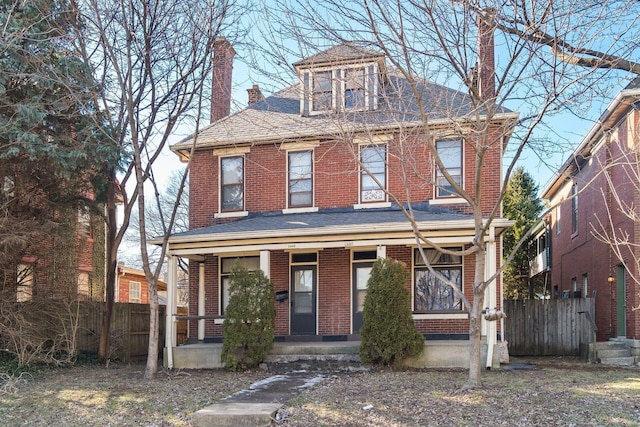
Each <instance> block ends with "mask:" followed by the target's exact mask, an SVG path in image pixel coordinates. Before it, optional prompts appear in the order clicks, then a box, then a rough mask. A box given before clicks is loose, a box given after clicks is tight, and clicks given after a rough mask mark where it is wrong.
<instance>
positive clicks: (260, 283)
mask: <svg viewBox="0 0 640 427" xmlns="http://www.w3.org/2000/svg"><path fill="white" fill-rule="evenodd" d="M275 317H276V307H275V293H274V291H273V285H272V284H271V281H270V280H269V279H268V278H267V277H266V276H265V275H264V273H263V272H262V271H261V270H258V271H255V272H250V271H249V270H247V269H246V268H245V267H242V266H240V265H239V264H238V265H236V266H235V267H234V268H233V270H232V272H231V277H230V279H229V305H228V306H227V309H226V311H225V319H224V323H223V327H224V341H223V345H222V361H223V362H224V364H225V366H226V367H227V369H229V370H231V371H240V370H246V369H251V368H254V367H256V366H258V365H259V364H260V363H262V362H263V361H264V359H265V356H266V355H267V353H268V352H269V350H271V349H272V348H273V340H274V336H275Z"/></svg>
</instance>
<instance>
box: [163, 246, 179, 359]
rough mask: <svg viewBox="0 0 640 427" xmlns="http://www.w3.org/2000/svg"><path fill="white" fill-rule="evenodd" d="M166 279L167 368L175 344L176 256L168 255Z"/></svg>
mask: <svg viewBox="0 0 640 427" xmlns="http://www.w3.org/2000/svg"><path fill="white" fill-rule="evenodd" d="M168 273H169V274H168V276H169V277H168V279H169V280H168V281H167V313H166V316H165V317H166V323H165V348H166V349H167V368H169V369H173V347H175V346H176V323H175V318H174V314H176V295H177V282H178V257H176V256H174V255H171V256H169V265H168Z"/></svg>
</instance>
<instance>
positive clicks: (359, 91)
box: [344, 68, 367, 110]
mask: <svg viewBox="0 0 640 427" xmlns="http://www.w3.org/2000/svg"><path fill="white" fill-rule="evenodd" d="M365 77H366V72H365V69H364V68H347V69H346V70H345V79H344V108H345V109H357V110H362V109H364V108H366V105H367V97H366V86H365V85H366V80H365Z"/></svg>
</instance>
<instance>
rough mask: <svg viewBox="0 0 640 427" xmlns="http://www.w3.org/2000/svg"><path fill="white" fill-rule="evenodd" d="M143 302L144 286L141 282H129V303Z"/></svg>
mask: <svg viewBox="0 0 640 427" xmlns="http://www.w3.org/2000/svg"><path fill="white" fill-rule="evenodd" d="M141 300H142V285H141V284H140V282H133V281H131V282H129V302H135V303H138V304H139V303H140V302H141Z"/></svg>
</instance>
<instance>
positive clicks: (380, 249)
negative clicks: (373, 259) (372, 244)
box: [376, 245, 387, 258]
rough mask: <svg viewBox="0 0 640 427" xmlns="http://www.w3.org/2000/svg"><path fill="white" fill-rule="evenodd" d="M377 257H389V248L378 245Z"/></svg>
mask: <svg viewBox="0 0 640 427" xmlns="http://www.w3.org/2000/svg"><path fill="white" fill-rule="evenodd" d="M376 252H377V253H376V256H377V257H378V258H386V257H387V246H386V245H378V247H377V248H376Z"/></svg>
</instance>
